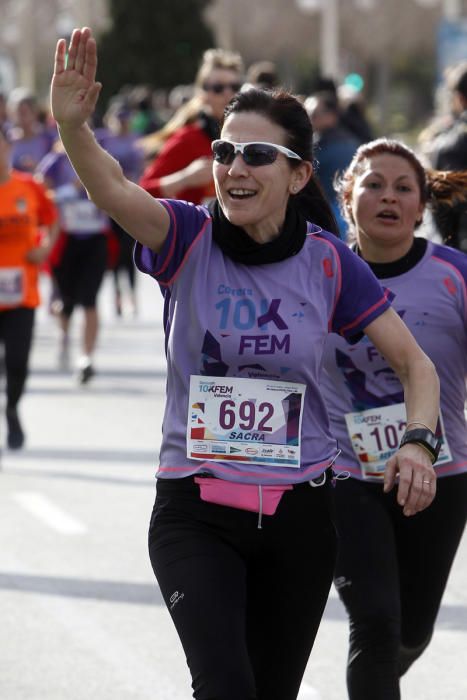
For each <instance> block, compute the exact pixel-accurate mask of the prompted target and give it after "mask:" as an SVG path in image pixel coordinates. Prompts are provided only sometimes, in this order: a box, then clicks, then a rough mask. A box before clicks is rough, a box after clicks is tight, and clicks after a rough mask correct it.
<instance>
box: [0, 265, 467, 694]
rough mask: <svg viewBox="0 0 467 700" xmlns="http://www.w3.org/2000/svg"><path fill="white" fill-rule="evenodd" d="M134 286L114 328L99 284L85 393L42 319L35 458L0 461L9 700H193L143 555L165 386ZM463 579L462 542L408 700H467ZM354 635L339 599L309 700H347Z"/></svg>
mask: <svg viewBox="0 0 467 700" xmlns="http://www.w3.org/2000/svg"><path fill="white" fill-rule="evenodd" d="M139 284H140V286H139V298H140V313H139V315H138V317H137V318H123V319H116V318H115V316H114V314H113V309H112V304H111V294H110V284H109V281H107V282H106V285H105V288H104V293H103V298H102V304H101V306H102V311H103V316H104V327H103V329H102V334H101V341H100V347H99V353H98V356H97V369H98V375H97V376H96V378H95V380H94V381H93V383H92V384H91V385H89V386H88V387H86V388H80V387H78V386H77V384H76V380H75V377H74V376H73V375H72V374H71V373H65V372H60V371H58V370H57V369H56V355H57V334H56V330H55V327H54V324H53V320H52V319H51V318H50V317H48V316H47V314H46V313H45V311H44V310H42V311H41V313H40V314H39V319H38V320H39V322H38V327H37V334H36V342H35V346H34V353H33V362H32V365H33V373H32V376H31V379H30V382H29V385H28V393H27V396H26V397H25V398H24V400H23V403H22V415H23V418H24V423H25V427H26V428H27V433H28V440H27V447H26V449H24V450H23V451H21V452H18V453H12V452H8V451H4V453H3V455H2V459H1V465H2V466H1V471H0V611H1V613H0V620H1V623H0V698H1V700H26V699H27V700H89V699H90V698H96V700H189V698H190V691H189V687H190V681H189V677H188V673H187V670H186V668H185V660H184V657H183V654H182V652H181V649H180V647H179V642H178V639H177V638H176V635H175V633H174V630H173V629H172V625H171V622H170V619H169V616H168V613H167V612H166V610H165V608H164V606H163V605H162V601H161V596H160V593H159V591H158V588H157V585H156V584H155V581H154V578H153V574H152V571H151V568H150V564H149V561H148V557H147V551H146V531H147V522H148V518H149V513H150V510H151V507H152V502H153V498H154V488H155V487H154V479H153V472H154V465H155V463H156V461H157V452H158V447H159V442H160V423H161V415H162V409H163V399H164V384H165V375H164V357H163V337H162V328H161V321H160V318H161V310H162V304H161V298H160V295H159V293H158V290H157V289H156V288H155V287H154V286H153V284H152V283H151V281H150V280H148V279H146V278H142V277H140V278H139ZM77 321H78V318H77V319H76V322H75V325H74V327H73V332H74V336H75V339H76V336H77V330H78V328H77ZM2 428H3V425H2ZM466 580H467V540H466V539H464V542H463V545H462V547H461V551H460V554H459V557H458V559H457V562H456V566H455V570H454V572H453V574H452V577H451V580H450V583H449V588H448V591H447V593H446V596H445V601H444V605H443V608H442V611H441V614H440V619H439V625H438V629H437V632H436V635H435V639H434V640H433V642H432V644H431V646H430V647H429V649H428V650H427V652H426V653H425V655H424V656H423V658H422V660H420V661H419V663H418V664H417V665H416V666H415V667H414V668H413V670H412V672H411V673H410V675H409V677H408V678H407V679H406V680H404V682H403V697H404V698H405V699H407V700H435V699H436V700H465V698H467V673H466V671H465V666H466V662H467V587H466V586H465V581H466ZM429 584H430V582H429V581H427V585H429ZM297 594H299V595H306V591H298V592H297ZM346 635H347V625H346V621H345V616H344V613H343V609H342V606H341V605H340V603H339V601H338V599H337V597H336V594H335V592H334V591H333V592H332V593H331V597H330V600H329V604H328V607H327V610H326V614H325V618H324V621H323V623H322V625H321V628H320V631H319V635H318V639H317V642H316V646H315V649H314V651H313V654H312V658H311V660H310V663H309V666H308V669H307V672H306V676H305V680H304V684H303V687H302V691H301V694H300V700H344V699H345V697H346V693H345V684H344V661H345V655H346Z"/></svg>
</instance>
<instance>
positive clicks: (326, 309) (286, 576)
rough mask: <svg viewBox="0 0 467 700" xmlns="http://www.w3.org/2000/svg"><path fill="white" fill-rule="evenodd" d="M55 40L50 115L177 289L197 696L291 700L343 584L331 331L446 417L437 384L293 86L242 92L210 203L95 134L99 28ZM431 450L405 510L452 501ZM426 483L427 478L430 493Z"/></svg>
mask: <svg viewBox="0 0 467 700" xmlns="http://www.w3.org/2000/svg"><path fill="white" fill-rule="evenodd" d="M65 55H66V42H65V41H64V40H60V41H59V43H58V45H57V53H56V62H55V74H54V77H53V81H52V109H53V113H54V116H55V119H56V120H57V123H58V125H59V129H60V135H61V138H62V141H63V144H64V146H65V149H66V150H67V153H68V155H69V157H70V159H71V161H72V163H73V166H74V167H75V169H76V172H77V173H78V175H79V177H80V178H81V180H82V181H83V184H84V186H85V187H86V189H87V191H88V192H89V195H90V197H92V199H93V200H94V201H95V203H96V205H97V206H98V207H100V208H102V209H104V210H106V211H107V212H108V213H109V215H110V216H111V217H112V218H114V219H115V220H116V221H118V222H119V223H120V225H121V226H122V227H123V228H124V229H125V230H127V231H128V232H129V233H130V234H131V235H133V236H134V237H135V238H136V239H137V241H138V243H137V247H136V261H137V264H138V266H139V267H140V269H142V270H144V271H145V272H148V273H149V274H151V275H153V276H154V277H155V279H156V280H157V282H158V283H159V285H160V287H161V289H162V291H163V294H164V296H165V319H164V324H165V331H166V351H167V372H168V376H167V403H166V411H165V416H164V422H163V441H162V447H161V455H160V466H159V470H158V474H157V475H158V481H157V495H156V502H155V505H154V509H153V513H152V518H151V524H150V532H149V550H150V556H151V561H152V565H153V568H154V571H155V574H156V577H157V579H158V582H159V585H160V588H161V591H162V593H163V596H164V599H165V601H166V604H167V607H168V609H169V611H170V614H171V616H172V619H173V621H174V624H175V626H176V628H177V631H178V634H179V636H180V639H181V642H182V644H183V647H184V650H185V653H186V657H187V662H188V665H189V667H190V671H191V674H192V679H193V680H192V686H193V693H194V697H195V698H197V700H209V699H211V700H214V698H215V699H216V700H253V699H256V700H266V699H267V700H293V699H295V698H296V697H297V694H298V692H299V687H300V682H301V679H302V676H303V673H304V670H305V667H306V664H307V661H308V657H309V654H310V651H311V648H312V646H313V642H314V638H315V635H316V632H317V629H318V625H319V622H320V619H321V615H322V612H323V609H324V606H325V603H326V599H327V595H328V591H329V586H330V583H331V580H332V572H333V568H334V554H335V534H334V526H333V522H332V519H331V512H330V491H331V489H330V486H331V484H330V482H331V479H330V478H329V475H330V471H331V465H332V463H333V461H334V460H335V458H336V455H337V449H336V443H335V440H334V439H333V438H332V436H331V433H330V431H329V425H328V418H327V414H326V410H325V407H324V402H323V400H322V396H321V392H320V386H319V385H320V368H321V361H322V348H323V345H324V340H325V337H326V336H327V334H328V332H329V331H334V332H337V333H341V334H342V335H344V336H345V337H347V338H349V339H351V338H352V339H356V338H358V337H359V336H360V335H361V334H362V333H363V332H365V333H366V334H367V335H368V336H369V337H370V338H371V340H372V341H373V342H374V343H375V345H376V346H377V347H378V348H379V350H380V351H381V352H382V353H384V355H385V356H386V357H387V358H388V359H389V361H390V362H391V363H392V365H393V367H394V369H395V370H396V371H397V373H398V374H399V376H400V377H401V379H402V381H403V383H404V386H405V390H406V395H405V398H406V401H407V410H408V413H409V416H413V418H414V419H415V417H417V418H419V419H420V420H423V422H424V423H426V424H428V425H433V426H434V425H435V423H436V419H437V416H438V408H439V407H438V398H437V396H438V379H437V376H436V373H435V371H434V368H433V365H432V363H431V362H430V360H428V358H427V357H426V355H425V354H424V353H423V352H422V351H421V350H420V349H419V347H418V345H417V344H416V343H415V341H414V340H413V337H412V335H411V334H410V333H409V331H408V330H407V328H406V327H405V325H404V323H403V322H402V321H401V320H400V318H399V317H398V315H397V314H396V313H395V312H394V311H393V310H392V309H391V308H390V303H389V299H388V293H387V292H385V290H384V289H383V288H382V287H381V286H380V284H379V283H378V281H377V280H376V278H375V277H374V275H373V274H372V273H371V272H370V270H369V269H368V266H367V265H366V264H365V263H363V262H362V261H361V260H359V258H358V256H356V255H354V254H353V253H352V252H351V251H350V250H349V249H348V248H347V246H345V245H344V244H343V243H341V242H340V241H339V240H338V238H337V237H336V236H335V235H333V234H332V233H327V232H326V231H324V230H323V228H333V227H334V226H335V223H334V221H333V219H332V215H331V214H330V210H329V207H328V205H327V203H326V201H325V199H324V198H323V196H322V194H321V192H320V190H319V188H318V187H317V185H316V181H315V179H314V177H313V174H312V154H311V152H310V148H311V136H312V134H311V127H310V122H309V119H308V116H307V114H306V112H305V110H304V108H303V106H302V105H301V104H300V102H299V101H298V100H296V99H295V98H294V97H292V96H291V95H289V94H288V93H277V94H272V93H268V92H265V91H261V90H251V91H246V92H245V93H239V94H238V95H237V96H236V97H235V98H234V99H233V100H232V101H231V102H230V104H229V105H228V107H227V108H226V112H225V115H224V122H223V127H222V132H221V138H220V139H219V140H216V141H214V143H213V146H212V148H213V154H214V166H213V172H214V182H215V187H216V195H217V198H216V202H215V203H214V205H213V207H212V209H211V210H208V209H207V208H206V207H204V206H201V205H198V206H195V205H193V204H189V203H187V202H182V201H179V200H169V201H167V200H157V199H155V198H153V197H151V196H150V195H149V194H148V193H147V192H145V191H144V190H142V189H140V188H138V186H136V185H135V184H134V183H132V182H130V181H128V180H127V179H126V178H125V177H124V176H123V174H122V171H121V168H120V167H119V165H118V163H116V161H114V160H113V159H112V158H111V157H110V156H109V155H108V154H107V153H106V152H105V151H103V150H102V149H101V148H100V147H99V145H98V144H97V142H96V141H95V139H94V137H93V135H92V132H91V131H90V129H89V128H88V127H87V125H86V122H87V121H88V119H89V117H90V116H91V114H92V112H93V110H94V108H95V104H96V100H97V97H98V95H99V91H100V87H101V86H100V84H99V83H96V82H95V72H96V63H97V61H96V44H95V41H94V39H93V38H92V36H91V31H90V30H89V29H88V28H84V29H83V30H75V31H74V32H73V35H72V38H71V42H70V45H69V47H68V61H67V63H66V66H65ZM430 457H431V455H429V454H428V453H427V452H426V450H425V449H424V448H423V447H421V446H420V445H419V444H417V443H413V442H409V443H408V444H406V445H404V447H402V448H401V450H400V451H399V452H398V453H397V454H396V455H395V456H394V457H393V458H392V460H391V461H390V462H389V465H388V470H387V478H386V479H387V480H386V487H387V488H388V489H390V488H391V487H392V486H393V484H394V482H395V479H396V475H397V474H399V475H400V484H399V487H398V500H399V503H400V505H401V506H402V508H403V512H404V514H405V515H406V516H408V515H411V514H413V513H415V512H417V511H419V510H422V509H423V508H425V507H426V506H428V505H429V504H430V503H431V501H432V499H433V497H434V494H435V474H434V471H433V468H432V466H431V458H430ZM424 481H429V482H430V486H429V487H428V488H427V487H426V486H425V484H424V483H423V482H424Z"/></svg>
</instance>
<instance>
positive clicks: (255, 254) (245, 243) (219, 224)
mask: <svg viewBox="0 0 467 700" xmlns="http://www.w3.org/2000/svg"><path fill="white" fill-rule="evenodd" d="M208 208H209V211H210V213H211V216H212V235H213V240H214V241H215V243H217V245H218V246H219V248H220V249H221V250H222V252H223V253H224V255H227V256H228V257H229V258H231V259H232V260H234V261H235V262H238V263H241V264H242V265H265V264H268V263H275V262H280V261H281V260H285V259H286V258H290V257H292V255H296V254H297V253H299V252H300V250H301V249H302V247H303V244H304V243H305V239H306V231H307V223H306V219H305V218H304V217H303V216H302V215H301V214H300V213H299V212H298V211H296V209H295V207H294V206H293V205H291V204H290V203H289V206H288V207H287V212H286V216H285V221H284V225H283V227H282V230H281V231H280V233H279V235H278V236H277V237H276V238H274V239H273V240H272V241H269V242H268V243H257V242H256V241H254V240H253V239H252V238H251V237H250V236H249V235H248V234H247V233H246V231H244V230H243V229H242V228H241V227H240V226H235V225H234V224H231V223H230V221H229V220H228V219H227V217H226V216H225V214H224V212H223V211H222V209H221V207H220V206H219V203H218V201H217V200H214V201H212V202H210V204H209V205H208Z"/></svg>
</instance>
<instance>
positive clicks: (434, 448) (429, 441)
mask: <svg viewBox="0 0 467 700" xmlns="http://www.w3.org/2000/svg"><path fill="white" fill-rule="evenodd" d="M411 442H413V443H415V444H418V445H421V446H422V447H424V448H425V449H426V450H427V451H428V452H429V453H430V455H431V463H432V464H434V463H435V462H436V460H437V459H438V455H439V451H440V449H441V440H440V438H437V437H436V435H435V434H434V433H432V432H431V430H426V429H425V428H415V429H414V430H406V431H405V433H404V435H403V436H402V440H401V444H400V447H402V445H406V444H407V443H411Z"/></svg>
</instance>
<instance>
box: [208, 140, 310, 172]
mask: <svg viewBox="0 0 467 700" xmlns="http://www.w3.org/2000/svg"><path fill="white" fill-rule="evenodd" d="M211 148H212V152H213V154H214V160H215V161H216V162H217V163H222V165H231V164H232V163H233V161H234V159H235V156H236V155H237V153H241V155H242V157H243V160H244V161H245V163H246V164H247V165H251V166H253V167H256V166H259V165H271V163H274V161H275V160H276V158H277V156H278V155H279V153H283V154H284V155H285V156H287V158H295V159H296V160H302V158H300V156H299V155H297V153H294V151H291V150H290V148H286V147H285V146H279V145H278V144H277V143H269V142H267V141H248V143H235V142H234V141H224V139H216V141H213V142H212V144H211Z"/></svg>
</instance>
